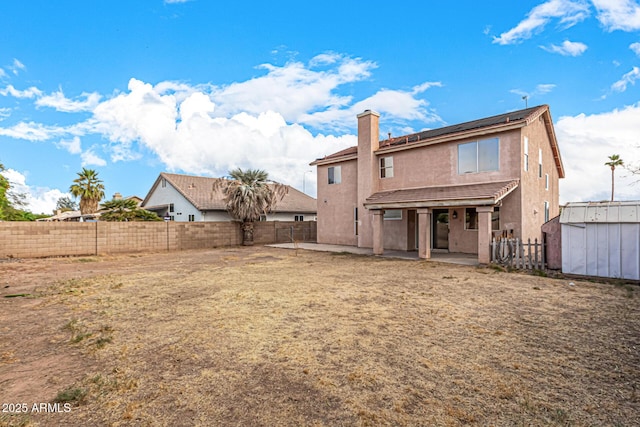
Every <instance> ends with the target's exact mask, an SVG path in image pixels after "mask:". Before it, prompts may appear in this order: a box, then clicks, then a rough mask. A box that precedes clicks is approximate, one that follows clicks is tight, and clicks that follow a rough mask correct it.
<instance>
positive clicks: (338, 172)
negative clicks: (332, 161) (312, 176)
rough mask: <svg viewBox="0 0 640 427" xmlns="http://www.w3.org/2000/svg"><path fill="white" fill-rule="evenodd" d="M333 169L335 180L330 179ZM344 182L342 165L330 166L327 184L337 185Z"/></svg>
mask: <svg viewBox="0 0 640 427" xmlns="http://www.w3.org/2000/svg"><path fill="white" fill-rule="evenodd" d="M331 169H333V182H330V181H329V171H330V170H331ZM341 183H342V166H329V168H328V169H327V184H328V185H335V184H341Z"/></svg>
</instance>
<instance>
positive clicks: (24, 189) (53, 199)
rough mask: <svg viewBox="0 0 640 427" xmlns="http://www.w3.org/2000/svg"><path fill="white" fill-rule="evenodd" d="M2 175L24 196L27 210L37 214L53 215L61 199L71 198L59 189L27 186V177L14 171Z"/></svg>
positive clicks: (10, 170)
mask: <svg viewBox="0 0 640 427" xmlns="http://www.w3.org/2000/svg"><path fill="white" fill-rule="evenodd" d="M2 174H3V175H4V176H5V177H6V178H7V179H8V180H9V182H10V183H11V188H12V191H14V192H15V193H21V194H24V195H25V196H26V197H25V202H26V203H27V205H26V206H25V209H26V210H28V211H30V212H33V213H36V214H40V213H44V214H53V210H54V209H55V207H56V203H57V202H58V199H60V198H61V197H71V195H70V194H69V193H64V192H62V191H60V190H58V189H55V188H54V189H51V188H47V187H31V186H30V185H28V184H27V177H26V175H25V174H24V173H20V172H18V171H16V170H14V169H7V170H5V171H4V172H2Z"/></svg>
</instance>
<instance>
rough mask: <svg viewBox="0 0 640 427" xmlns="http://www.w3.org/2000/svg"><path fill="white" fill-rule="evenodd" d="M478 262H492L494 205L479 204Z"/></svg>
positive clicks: (477, 210) (477, 209)
mask: <svg viewBox="0 0 640 427" xmlns="http://www.w3.org/2000/svg"><path fill="white" fill-rule="evenodd" d="M476 212H478V262H479V263H480V264H489V263H490V262H491V250H490V249H489V245H490V244H491V212H493V206H478V207H477V208H476Z"/></svg>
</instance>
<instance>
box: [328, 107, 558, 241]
mask: <svg viewBox="0 0 640 427" xmlns="http://www.w3.org/2000/svg"><path fill="white" fill-rule="evenodd" d="M363 118H364V120H363ZM373 124H377V117H375V116H373V117H372V116H368V117H367V116H365V115H360V116H359V128H358V132H359V138H358V141H359V142H358V144H359V147H358V160H357V163H356V161H355V160H351V161H348V162H341V163H335V165H338V164H340V165H342V166H343V169H342V184H340V185H332V186H329V185H327V166H326V165H320V166H318V238H319V239H320V240H319V241H320V242H322V243H337V244H354V245H356V244H357V245H358V246H361V247H372V244H373V235H372V234H373V233H372V218H373V215H372V214H371V212H370V211H369V210H368V209H366V208H364V207H363V205H362V204H363V202H364V200H365V199H366V198H367V197H369V196H370V195H371V194H373V193H375V192H377V191H388V190H394V189H406V188H418V187H425V186H436V185H457V184H473V183H484V182H496V181H510V180H513V179H519V180H520V185H519V186H518V188H516V189H515V190H514V191H513V192H512V193H510V194H509V195H507V196H506V197H505V198H504V199H503V200H502V203H501V205H500V230H506V231H507V232H509V233H511V235H512V236H514V237H518V238H523V239H527V238H531V239H534V238H538V239H539V238H540V235H541V234H540V227H541V225H542V224H543V222H544V201H548V202H549V208H550V209H549V216H550V218H552V217H554V216H556V215H558V214H559V206H558V194H559V188H558V178H559V175H558V170H557V168H556V165H555V163H554V160H553V153H552V150H551V146H550V139H549V135H548V134H547V129H546V126H545V124H544V121H543V120H542V119H535V120H533V121H532V123H531V124H529V125H527V126H525V127H524V128H517V129H511V130H506V131H503V132H498V133H493V134H491V133H488V134H486V135H483V136H477V137H473V138H465V139H460V140H456V141H451V142H444V143H438V144H435V145H430V146H423V147H415V146H413V147H412V148H411V149H403V147H394V148H392V149H387V148H384V149H382V150H377V151H376V150H375V148H376V147H377V146H378V140H377V138H378V133H377V131H376V129H377V128H375V129H374V128H372V125H373ZM524 136H527V137H528V138H529V170H528V172H525V171H524V147H523V141H524ZM494 137H497V138H499V139H500V146H499V147H500V148H499V156H500V159H499V170H497V171H489V172H479V173H468V174H458V145H459V144H464V143H467V142H471V141H477V140H480V139H485V138H494ZM539 148H542V150H543V151H542V153H543V174H542V178H538V149H539ZM388 156H391V157H393V172H394V174H393V175H394V176H393V177H391V178H380V167H379V165H380V158H381V157H388ZM347 165H348V167H345V166H347ZM545 174H549V184H550V186H549V189H548V190H546V189H545ZM352 180H353V181H352ZM323 199H324V200H323ZM356 205H357V206H359V218H360V226H359V238H354V235H353V208H354V207H355V206H356ZM455 209H456V210H457V211H458V218H457V219H456V220H454V219H453V218H452V213H453V210H454V209H453V208H451V209H449V219H450V233H449V250H450V251H451V252H464V253H477V252H478V231H477V230H465V229H464V207H460V208H455ZM408 218H409V215H408V210H406V209H405V210H404V211H403V217H402V220H396V221H389V220H386V221H384V222H383V227H384V247H385V248H386V249H400V250H411V249H413V247H414V246H415V245H414V237H413V236H409V234H411V230H412V229H413V228H412V227H411V226H410V225H409V221H408ZM410 229H411V230H410ZM430 245H431V242H430Z"/></svg>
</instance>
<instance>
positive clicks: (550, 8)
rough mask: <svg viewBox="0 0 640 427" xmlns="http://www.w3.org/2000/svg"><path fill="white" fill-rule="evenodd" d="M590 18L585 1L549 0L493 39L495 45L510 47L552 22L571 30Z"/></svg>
mask: <svg viewBox="0 0 640 427" xmlns="http://www.w3.org/2000/svg"><path fill="white" fill-rule="evenodd" d="M588 16H589V5H588V3H587V2H586V1H584V0H549V1H547V2H545V3H542V4H540V5H538V6H536V7H534V8H533V9H531V11H530V12H529V13H528V14H527V17H526V18H525V19H524V20H522V21H521V22H520V23H519V24H518V25H516V26H515V27H514V28H512V29H510V30H509V31H507V32H504V33H502V34H500V36H499V37H494V38H493V43H497V44H500V45H509V44H515V43H519V42H522V41H523V40H526V39H529V38H531V37H532V36H533V35H534V34H537V33H539V32H540V31H542V30H543V29H544V27H545V26H546V25H547V24H548V23H549V22H550V21H551V20H552V19H557V20H558V21H559V25H560V26H561V27H562V28H569V27H571V26H573V25H575V24H577V23H578V22H581V21H583V20H584V19H586V18H587V17H588Z"/></svg>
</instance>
